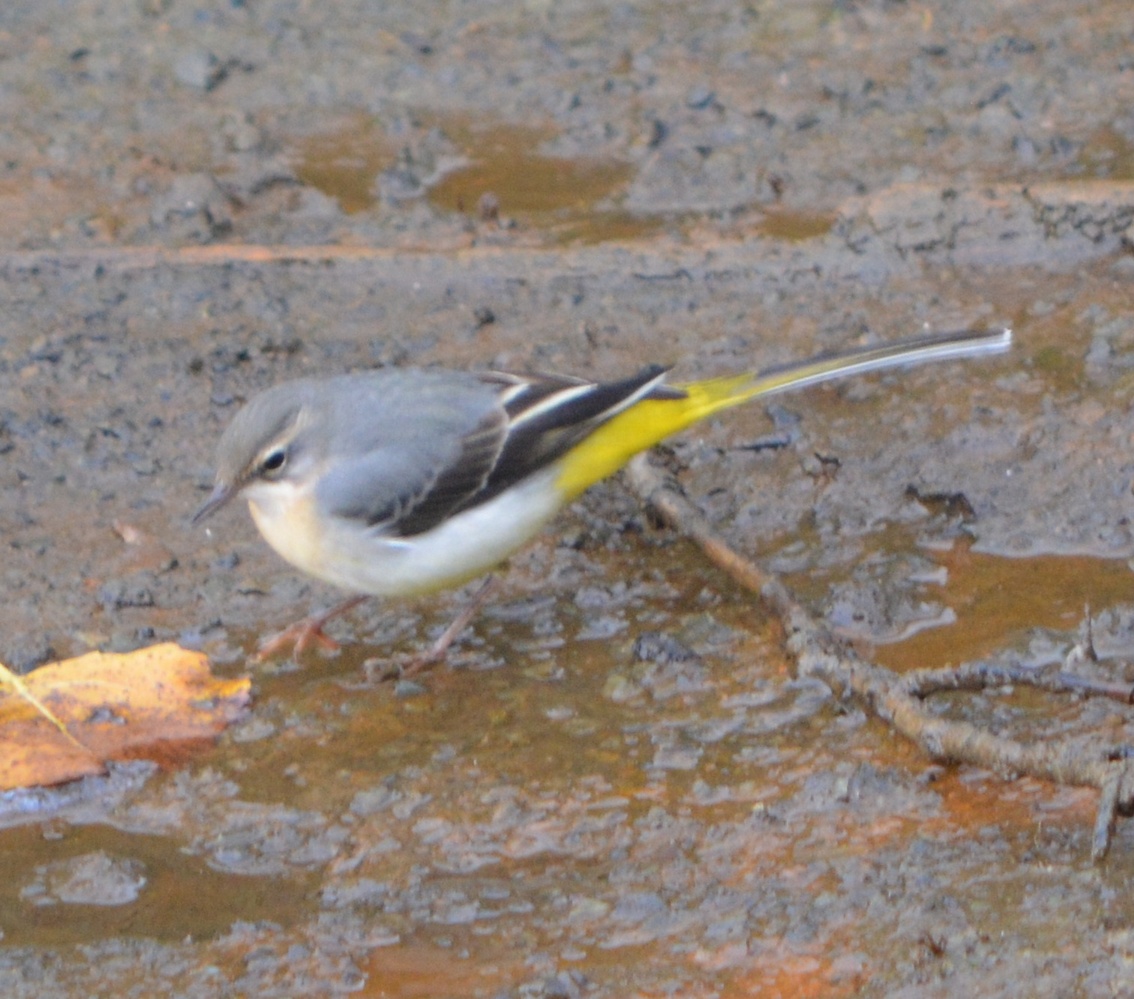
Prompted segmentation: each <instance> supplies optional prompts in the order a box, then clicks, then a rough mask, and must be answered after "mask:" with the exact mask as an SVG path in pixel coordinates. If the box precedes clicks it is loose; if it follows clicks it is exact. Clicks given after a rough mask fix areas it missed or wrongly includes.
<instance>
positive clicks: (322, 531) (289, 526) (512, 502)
mask: <svg viewBox="0 0 1134 999" xmlns="http://www.w3.org/2000/svg"><path fill="white" fill-rule="evenodd" d="M557 475H558V471H557V468H556V467H555V466H552V467H551V468H548V469H544V470H543V471H542V472H540V473H539V474H538V475H535V476H532V477H531V478H530V479H528V480H527V481H525V482H523V483H521V484H520V485H518V486H515V487H513V488H512V489H509V490H508V491H507V492H505V493H503V494H501V495H500V496H497V497H496V498H495V499H492V500H489V501H488V502H487V503H482V504H481V505H479V506H476V507H473V508H472V509H471V510H465V511H464V512H463V513H459V514H457V515H456V516H455V517H451V518H450V519H449V520H447V521H445V522H444V523H442V524H439V525H438V526H437V527H434V528H433V529H432V530H430V531H426V532H425V533H423V534H417V535H414V536H413V537H409V538H398V537H390V536H387V535H384V534H381V533H379V532H377V531H375V530H373V529H360V528H359V525H358V524H357V522H349V521H345V520H341V519H336V520H328V519H326V518H324V519H323V520H321V521H317V519H316V518H315V517H314V516H313V515H312V503H311V500H310V497H308V496H304V495H301V494H297V493H296V492H295V491H294V490H293V491H291V492H290V493H286V490H285V492H281V491H278V487H279V486H280V485H282V483H276V484H275V486H276V489H275V490H273V491H272V492H271V493H270V494H269V493H268V492H267V490H265V491H262V492H260V491H257V490H256V489H255V487H253V488H251V489H249V490H248V494H249V495H248V508H249V510H250V512H251V514H252V519H253V520H254V521H255V522H256V526H257V527H258V528H259V529H260V533H261V534H262V535H263V536H264V539H265V540H266V541H267V542H268V544H270V545H271V546H272V547H273V548H274V549H275V550H276V551H277V552H278V553H279V554H280V555H281V556H283V558H285V559H286V560H287V561H288V562H290V563H291V564H292V565H294V566H295V567H296V568H298V569H301V570H302V571H303V572H306V573H308V574H310V575H312V576H315V577H317V578H319V579H322V580H324V581H326V582H328V583H333V584H334V585H335V586H340V587H342V588H343V589H344V590H349V591H351V592H353V593H368V594H372V595H374V596H389V597H401V596H412V595H414V594H420V593H430V592H432V591H435V590H442V589H446V588H448V587H450V586H458V585H460V584H461V583H464V582H467V581H468V580H470V579H474V578H475V577H477V576H480V575H483V574H484V573H486V572H488V570H490V569H492V568H493V567H494V566H496V565H498V564H499V563H500V562H502V561H503V560H504V559H506V558H507V557H508V556H509V555H511V554H512V553H513V552H515V551H516V550H517V549H519V548H522V547H523V546H524V545H525V544H526V543H527V542H528V541H530V540H531V539H532V538H533V537H534V536H535V535H536V534H537V533H538V532H539V530H540V528H541V527H543V525H544V524H546V523H547V522H548V520H550V519H551V518H552V517H553V516H554V515H555V513H556V512H557V511H558V510H559V508H560V507H561V506H562V505H563V502H564V498H563V496H562V494H561V493H560V492H559V490H558V489H557V488H556V485H555V480H556V478H557ZM285 493H286V494H285Z"/></svg>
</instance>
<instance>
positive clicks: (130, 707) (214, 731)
mask: <svg viewBox="0 0 1134 999" xmlns="http://www.w3.org/2000/svg"><path fill="white" fill-rule="evenodd" d="M8 686H10V687H12V686H13V685H11V684H8ZM21 688H23V689H21ZM249 688H250V683H249V680H248V679H247V678H246V677H242V678H239V679H235V680H229V679H219V678H217V677H214V676H213V675H212V673H211V672H210V671H209V663H208V659H207V658H206V657H205V656H204V655H202V654H201V653H199V652H190V651H188V650H186V649H182V648H181V647H180V646H178V645H174V644H172V643H168V644H164V645H154V646H151V647H149V648H146V649H139V650H137V651H136V652H130V653H127V654H125V655H115V654H111V653H102V652H91V653H89V654H87V655H85V656H79V657H78V658H76V659H68V660H66V661H64V662H60V663H53V664H51V665H49V666H43V667H41V668H40V669H37V670H35V671H34V672H33V673H31V674H29V675H28V676H26V677H23V678H17V684H15V685H14V690H13V692H11V693H4V694H2V695H0V789H4V790H10V789H12V788H16V787H30V786H32V785H37V784H58V783H61V782H63V781H67V780H74V779H75V778H78V777H84V776H87V775H89V774H96V773H101V772H103V770H104V769H105V766H104V764H105V761H107V760H120V759H139V758H143V759H159V760H162V761H168V760H170V759H171V757H172V756H175V755H176V754H177V753H179V752H181V753H183V752H184V748H185V746H186V745H188V744H193V743H199V742H201V741H204V740H211V739H213V738H214V737H215V736H216V735H218V734H219V733H220V732H221V731H223V730H224V728H226V727H227V726H228V725H230V724H232V723H233V722H234V721H236V720H237V719H238V718H239V717H240V716H241V715H242V714H243V713H244V710H245V709H246V707H247V705H248V702H249V699H250V689H249ZM29 702H30V703H29Z"/></svg>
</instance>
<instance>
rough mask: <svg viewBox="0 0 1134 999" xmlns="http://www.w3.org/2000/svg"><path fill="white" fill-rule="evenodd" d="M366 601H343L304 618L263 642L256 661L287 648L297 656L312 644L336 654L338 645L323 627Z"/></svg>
mask: <svg viewBox="0 0 1134 999" xmlns="http://www.w3.org/2000/svg"><path fill="white" fill-rule="evenodd" d="M366 599H368V598H367V597H366V595H365V594H364V595H362V596H357V597H351V598H350V599H349V600H344V601H343V602H342V603H341V604H335V606H334V607H332V608H331V609H330V610H329V611H324V612H323V613H322V614H316V615H315V616H313V617H308V618H304V619H303V620H302V621H296V622H295V624H293V625H292V626H291V627H290V628H284V630H283V631H281V632H280V633H279V634H278V635H275V636H273V637H272V638H269V639H268V640H267V641H266V642H264V643H263V644H262V645H261V646H260V648H259V650H258V651H257V652H256V656H255V659H256V661H257V662H263V661H264V660H265V659H267V658H268V657H269V656H274V655H275V654H276V653H277V652H280V651H282V650H284V649H288V648H290V649H291V651H292V652H293V654H294V655H297V656H298V655H300V654H301V653H302V652H303V650H304V649H306V648H307V646H309V645H311V644H312V643H315V644H316V645H318V646H320V647H321V648H324V649H326V650H327V651H328V652H337V651H338V648H339V643H338V642H336V641H335V640H334V639H333V638H331V636H330V635H328V634H325V633H324V631H323V625H325V624H326V623H327V622H328V621H330V620H331V619H332V618H336V617H338V616H339V615H340V614H345V613H346V612H347V611H349V610H354V608H355V607H357V606H358V605H359V604H360V603H362V601H364V600H366Z"/></svg>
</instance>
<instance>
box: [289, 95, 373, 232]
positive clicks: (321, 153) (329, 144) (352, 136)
mask: <svg viewBox="0 0 1134 999" xmlns="http://www.w3.org/2000/svg"><path fill="white" fill-rule="evenodd" d="M297 154H298V155H297V164H296V168H295V172H296V176H298V177H299V179H300V181H302V182H303V183H304V184H306V185H308V186H309V187H314V188H315V189H316V190H319V191H322V192H323V193H324V194H326V195H329V196H330V197H332V198H334V199H335V200H336V201H338V203H339V207H340V208H342V210H343V211H344V212H346V213H347V214H348V215H354V214H356V213H358V212H363V211H366V209H368V208H370V207H372V206H373V205H374V202H375V197H376V195H375V191H376V186H375V185H376V181H377V177H378V174H379V173H381V172H382V171H383V170H385V169H386V168H387V167H389V166H390V164H391V163H393V162H394V157H395V155H396V147H395V145H394V144H393V143H392V142H391V141H390V140H389V139H387V137H386V136H385V135H384V134H383V132H382V131H381V129H380V128H379V127H378V123H377V122H376V121H375V120H374V119H373V118H370V117H368V116H367V115H361V114H360V115H355V116H352V117H350V118H349V119H348V120H347V122H346V124H345V125H343V126H342V127H341V128H339V129H336V130H335V131H331V132H318V133H316V134H315V135H310V136H308V137H306V138H305V139H304V140H303V141H302V142H300V143H299V146H298V150H297Z"/></svg>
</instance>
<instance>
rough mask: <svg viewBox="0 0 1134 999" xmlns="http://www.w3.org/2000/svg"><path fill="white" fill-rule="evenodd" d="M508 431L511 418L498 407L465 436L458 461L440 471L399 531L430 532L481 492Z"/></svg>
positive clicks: (397, 524)
mask: <svg viewBox="0 0 1134 999" xmlns="http://www.w3.org/2000/svg"><path fill="white" fill-rule="evenodd" d="M507 433H508V418H507V417H506V416H505V414H504V412H503V410H496V411H495V412H492V413H489V414H488V416H486V417H485V418H484V420H483V421H482V423H481V424H480V426H478V427H477V428H476V429H475V430H473V431H472V433H470V434H467V435H466V436H465V437H464V438H462V440H461V452H460V455H459V456H458V457H457V459H456V461H454V462H452V463H450V464H449V465H447V466H445V468H443V469H442V470H441V472H440V473H439V474H438V475H437V477H436V479H434V480H433V484H432V486H431V487H430V489H429V490H428V491H427V492H426V493H425V495H423V496H422V497H421V498H420V499H419V500H418V502H417V503H416V504H414V506H413V508H412V509H411V510H409V511H408V512H407V513H406V514H405V515H404V516H402V517H401V518H400V519H399V520H398V521H397V523H396V525H395V527H396V529H397V532H398V534H401V535H403V536H409V535H411V534H421V533H422V532H424V531H428V530H429V529H430V528H431V527H436V526H437V525H438V524H439V523H441V521H443V520H444V519H445V518H446V517H448V516H450V515H451V514H452V513H454V512H455V511H456V510H458V509H460V508H461V507H463V506H465V505H466V504H468V503H469V501H470V500H472V499H473V498H474V497H475V496H477V495H479V493H480V491H481V490H482V489H483V488H484V485H485V483H486V482H487V481H488V477H489V475H491V473H492V470H493V468H494V467H495V466H496V462H497V460H498V458H499V457H500V448H501V447H502V446H503V444H504V439H505V437H506V436H507Z"/></svg>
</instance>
